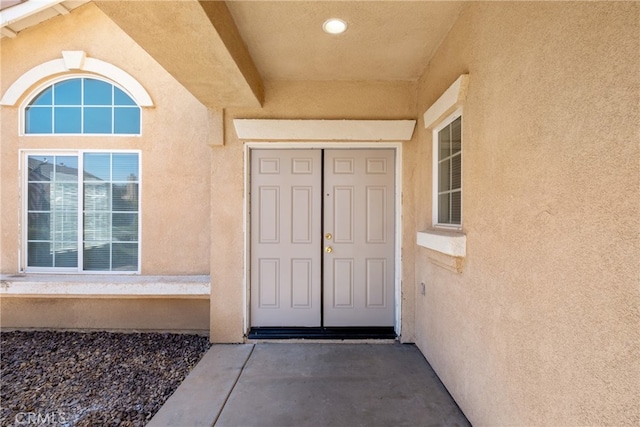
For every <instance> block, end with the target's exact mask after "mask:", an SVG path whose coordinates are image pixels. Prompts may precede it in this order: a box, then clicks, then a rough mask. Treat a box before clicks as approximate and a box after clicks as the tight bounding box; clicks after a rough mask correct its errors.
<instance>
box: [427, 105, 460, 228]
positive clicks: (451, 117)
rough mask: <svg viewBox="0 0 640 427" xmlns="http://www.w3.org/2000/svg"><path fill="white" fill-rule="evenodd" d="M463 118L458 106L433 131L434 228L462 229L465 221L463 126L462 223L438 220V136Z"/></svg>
mask: <svg viewBox="0 0 640 427" xmlns="http://www.w3.org/2000/svg"><path fill="white" fill-rule="evenodd" d="M458 118H461V119H462V108H458V109H457V110H456V111H454V112H453V113H452V114H450V115H449V116H447V117H446V118H445V119H444V120H442V121H441V122H440V123H439V124H438V125H437V126H436V127H434V128H433V133H432V138H433V139H432V142H433V143H432V148H433V155H432V157H433V171H432V173H433V179H432V205H431V206H432V212H431V214H432V215H431V217H432V222H431V224H432V225H433V227H434V228H436V229H444V230H452V231H461V230H462V224H463V223H464V218H463V212H464V201H463V199H464V197H463V194H464V177H463V175H464V174H463V173H462V171H463V170H464V168H463V164H464V163H463V162H464V135H463V129H462V128H463V127H462V126H461V129H460V224H442V223H440V222H438V212H439V204H438V191H439V179H440V176H439V169H438V155H439V149H440V141H439V138H438V133H439V132H440V131H441V130H442V129H444V128H446V127H447V126H449V125H450V124H451V123H453V122H454V121H455V120H456V119H458Z"/></svg>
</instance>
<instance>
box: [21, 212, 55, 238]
mask: <svg viewBox="0 0 640 427" xmlns="http://www.w3.org/2000/svg"><path fill="white" fill-rule="evenodd" d="M28 219H29V229H28V231H27V239H29V240H51V238H52V235H51V214H50V213H48V212H47V213H30V214H29V215H28Z"/></svg>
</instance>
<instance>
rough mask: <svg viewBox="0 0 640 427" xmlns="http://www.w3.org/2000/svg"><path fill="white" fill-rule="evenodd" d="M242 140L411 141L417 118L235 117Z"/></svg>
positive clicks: (238, 133)
mask: <svg viewBox="0 0 640 427" xmlns="http://www.w3.org/2000/svg"><path fill="white" fill-rule="evenodd" d="M233 125H234V127H235V129H236V134H237V135H238V138H239V139H241V140H269V141H409V140H410V139H411V137H412V136H413V130H414V128H415V126H416V121H415V120H263V119H234V120H233Z"/></svg>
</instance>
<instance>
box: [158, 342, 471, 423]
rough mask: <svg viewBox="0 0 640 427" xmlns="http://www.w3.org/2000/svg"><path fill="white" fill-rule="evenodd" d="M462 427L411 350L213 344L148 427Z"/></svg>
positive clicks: (442, 390) (461, 419)
mask: <svg viewBox="0 0 640 427" xmlns="http://www.w3.org/2000/svg"><path fill="white" fill-rule="evenodd" d="M212 425H215V426H234V427H240V426H242V427H248V426H278V427H285V426H349V427H352V426H468V425H470V424H469V422H468V421H467V419H466V418H465V416H464V414H463V413H462V412H461V411H460V409H459V408H458V406H457V405H456V403H455V402H454V400H453V399H452V398H451V396H450V395H449V394H448V392H447V391H446V389H445V388H444V386H443V385H442V383H441V382H440V380H439V379H438V377H437V376H436V374H435V373H434V372H433V370H432V369H431V366H429V364H428V363H427V361H426V360H425V359H424V357H423V356H422V354H421V353H420V351H419V350H418V349H417V348H416V347H415V346H413V345H402V344H397V343H395V344H341V343H336V344H334V343H318V344H315V343H295V344H294V343H266V344H242V345H214V346H212V347H211V349H209V351H208V352H207V354H205V356H204V357H203V358H202V360H201V361H200V363H198V365H197V366H196V367H195V368H194V370H193V371H192V372H191V373H190V374H189V376H188V377H187V378H186V379H185V380H184V382H183V383H182V384H181V385H180V387H178V389H177V390H176V392H175V393H174V394H173V395H172V396H171V397H170V398H169V400H168V401H167V402H166V403H165V405H164V406H163V407H162V408H161V409H160V411H158V413H157V414H156V415H155V416H154V417H153V419H151V421H150V422H149V424H148V426H151V427H153V426H212Z"/></svg>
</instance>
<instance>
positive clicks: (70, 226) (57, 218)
mask: <svg viewBox="0 0 640 427" xmlns="http://www.w3.org/2000/svg"><path fill="white" fill-rule="evenodd" d="M53 217H54V230H55V232H54V239H53V240H55V241H59V242H62V241H77V240H78V212H77V211H75V212H68V211H56V212H53Z"/></svg>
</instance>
